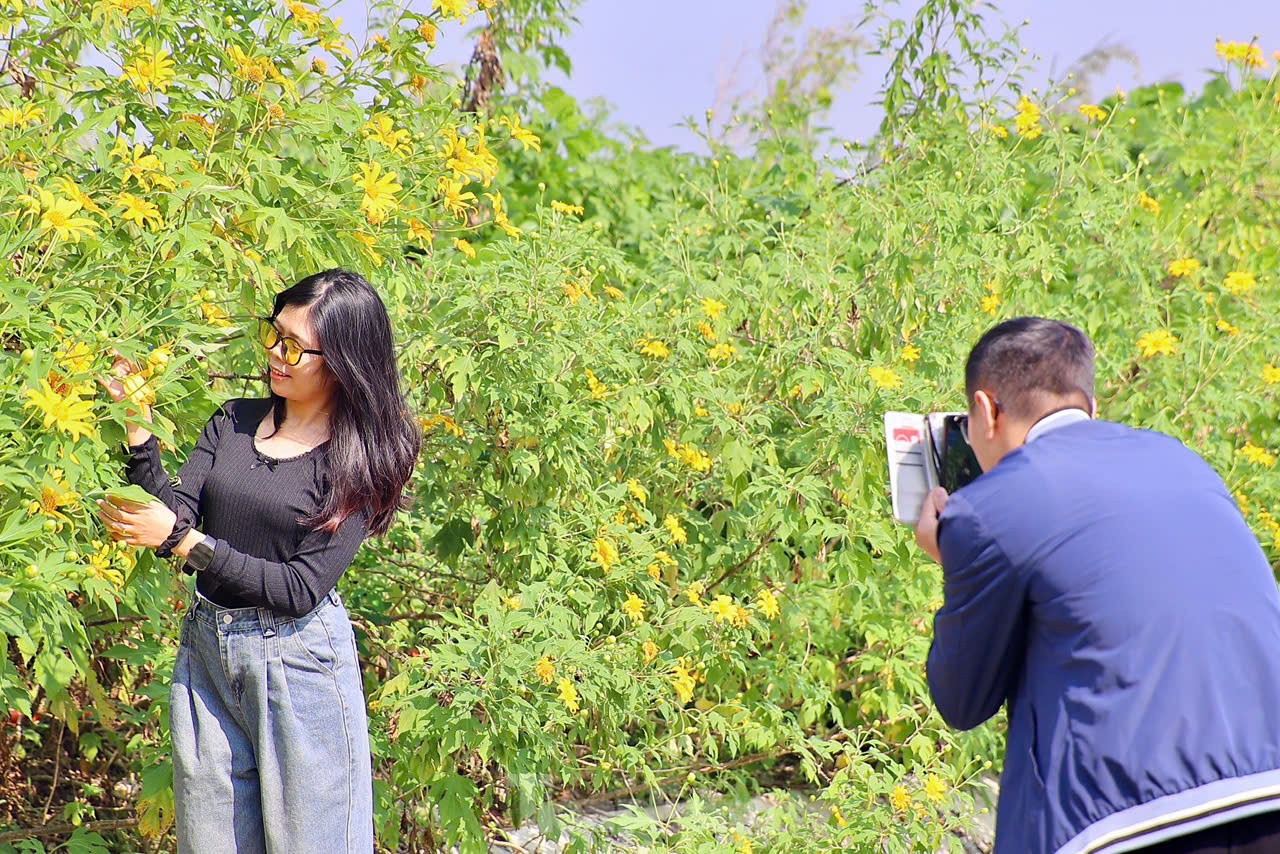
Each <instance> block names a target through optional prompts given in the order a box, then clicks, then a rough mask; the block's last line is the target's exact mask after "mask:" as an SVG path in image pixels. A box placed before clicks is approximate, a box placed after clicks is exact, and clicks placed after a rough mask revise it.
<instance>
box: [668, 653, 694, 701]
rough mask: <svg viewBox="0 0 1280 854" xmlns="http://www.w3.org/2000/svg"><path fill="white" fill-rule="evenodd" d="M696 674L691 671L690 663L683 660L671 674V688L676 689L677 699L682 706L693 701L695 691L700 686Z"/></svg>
mask: <svg viewBox="0 0 1280 854" xmlns="http://www.w3.org/2000/svg"><path fill="white" fill-rule="evenodd" d="M695 674H696V671H691V670H690V669H689V663H688V662H687V661H686V660H685V659H683V658H681V659H680V661H679V662H678V663H677V664H676V667H675V670H674V671H673V672H672V674H671V687H672V688H674V689H675V692H676V698H677V699H679V700H680V702H681V703H682V704H683V703H687V702H689V701H690V700H692V699H693V689H694V686H696V685H697V684H698V682H697V679H696V678H695Z"/></svg>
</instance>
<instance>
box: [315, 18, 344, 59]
mask: <svg viewBox="0 0 1280 854" xmlns="http://www.w3.org/2000/svg"><path fill="white" fill-rule="evenodd" d="M333 21H334V23H335V24H338V23H341V22H342V19H341V18H334V19H333ZM320 48H321V49H322V50H327V51H328V52H329V53H332V54H338V55H340V56H345V57H347V58H348V59H349V58H350V57H351V48H349V47H347V37H346V36H345V35H343V34H342V33H338V34H337V35H335V36H331V37H329V38H323V39H320Z"/></svg>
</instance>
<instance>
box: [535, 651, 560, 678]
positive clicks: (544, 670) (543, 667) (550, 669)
mask: <svg viewBox="0 0 1280 854" xmlns="http://www.w3.org/2000/svg"><path fill="white" fill-rule="evenodd" d="M533 675H534V676H536V677H537V678H538V680H539V681H540V682H541V683H542V684H543V685H550V684H551V683H552V682H553V681H554V680H555V678H556V666H555V665H554V664H552V662H551V659H550V658H549V657H547V656H545V655H544V656H542V658H539V659H538V663H537V664H535V665H534V666H533Z"/></svg>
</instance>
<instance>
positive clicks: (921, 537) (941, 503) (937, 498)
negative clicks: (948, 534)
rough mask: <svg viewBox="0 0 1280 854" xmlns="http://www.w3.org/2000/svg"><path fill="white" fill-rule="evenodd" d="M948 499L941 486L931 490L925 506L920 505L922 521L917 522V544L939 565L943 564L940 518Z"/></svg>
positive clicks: (925, 499) (925, 500)
mask: <svg viewBox="0 0 1280 854" xmlns="http://www.w3.org/2000/svg"><path fill="white" fill-rule="evenodd" d="M948 497H949V496H948V495H947V491H946V490H945V489H943V488H942V487H941V486H935V487H934V488H933V489H931V490H929V494H928V495H926V496H925V497H924V504H922V505H920V520H919V521H918V522H916V544H917V545H919V546H920V548H922V549H924V553H925V554H927V555H928V556H929V557H931V558H933V559H934V560H936V561H937V562H938V563H942V553H941V552H939V551H938V517H939V516H941V515H942V508H944V507H946V506H947V498H948Z"/></svg>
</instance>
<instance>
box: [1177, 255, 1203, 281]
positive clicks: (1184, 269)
mask: <svg viewBox="0 0 1280 854" xmlns="http://www.w3.org/2000/svg"><path fill="white" fill-rule="evenodd" d="M1199 269H1200V262H1199V261H1197V260H1196V259H1195V258H1179V259H1178V260H1176V261H1170V262H1169V275H1170V276H1173V277H1174V278H1175V279H1183V278H1186V277H1187V276H1190V275H1192V274H1194V273H1195V272H1196V271H1197V270H1199Z"/></svg>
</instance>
